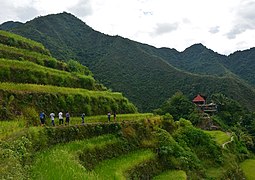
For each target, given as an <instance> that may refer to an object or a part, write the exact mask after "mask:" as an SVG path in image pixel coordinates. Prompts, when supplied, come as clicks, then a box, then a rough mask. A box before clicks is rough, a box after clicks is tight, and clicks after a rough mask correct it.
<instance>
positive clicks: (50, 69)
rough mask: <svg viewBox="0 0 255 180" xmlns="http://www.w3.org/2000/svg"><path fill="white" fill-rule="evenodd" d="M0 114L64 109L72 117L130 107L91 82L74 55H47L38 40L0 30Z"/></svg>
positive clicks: (130, 110)
mask: <svg viewBox="0 0 255 180" xmlns="http://www.w3.org/2000/svg"><path fill="white" fill-rule="evenodd" d="M0 39H1V40H0V75H1V76H0V105H1V109H0V118H1V120H4V119H8V120H10V119H15V118H16V117H17V116H22V117H25V118H29V119H30V122H27V123H28V124H27V125H29V124H30V123H32V124H33V122H34V121H33V120H35V119H37V116H38V114H39V112H41V111H44V112H45V113H46V114H50V113H51V112H55V113H57V112H59V111H64V112H67V111H69V112H70V113H71V114H72V116H79V115H80V114H81V113H82V112H84V113H86V114H87V115H99V114H106V113H107V112H113V111H116V112H118V113H133V112H136V111H137V110H136V107H135V106H134V105H133V104H132V103H130V102H129V101H128V99H127V98H125V97H123V95H122V94H121V93H113V92H110V91H107V89H106V88H105V87H104V86H103V85H101V84H99V83H97V82H96V81H95V79H94V78H93V74H92V73H91V71H90V70H89V69H88V68H87V67H85V66H83V65H81V64H80V63H79V62H77V61H75V60H69V61H68V62H67V63H64V62H61V61H58V60H56V59H55V58H53V57H51V56H50V54H49V53H48V50H46V49H45V48H44V47H43V46H42V45H41V44H40V43H37V42H34V41H32V40H28V39H26V38H23V37H21V36H18V35H14V34H12V33H8V32H4V31H1V32H0Z"/></svg>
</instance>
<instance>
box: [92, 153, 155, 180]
mask: <svg viewBox="0 0 255 180" xmlns="http://www.w3.org/2000/svg"><path fill="white" fill-rule="evenodd" d="M154 157H155V154H154V153H153V152H152V151H151V150H139V151H135V152H132V153H129V154H127V155H124V156H120V157H117V158H113V159H110V160H105V161H103V162H102V163H100V164H99V165H98V166H97V167H96V168H95V170H94V172H95V173H96V174H97V175H98V177H99V179H106V180H107V179H126V176H125V172H126V171H128V170H130V169H132V167H134V166H136V165H138V164H140V163H142V162H145V161H148V160H150V159H152V158H154Z"/></svg>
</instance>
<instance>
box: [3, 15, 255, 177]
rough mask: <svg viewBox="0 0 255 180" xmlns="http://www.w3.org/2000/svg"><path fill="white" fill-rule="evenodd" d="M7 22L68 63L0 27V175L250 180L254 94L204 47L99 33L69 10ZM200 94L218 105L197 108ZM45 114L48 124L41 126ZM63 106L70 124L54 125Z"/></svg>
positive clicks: (254, 150)
mask: <svg viewBox="0 0 255 180" xmlns="http://www.w3.org/2000/svg"><path fill="white" fill-rule="evenodd" d="M63 19H64V20H63ZM49 24H53V26H48V25H49ZM6 26H7V25H6ZM8 26H9V27H19V29H17V30H18V31H20V32H22V30H26V33H28V34H27V35H31V36H33V37H36V38H39V40H42V41H43V44H46V45H47V46H49V47H51V48H53V50H52V49H51V51H52V52H53V54H54V55H56V56H57V55H58V57H64V59H65V60H67V62H66V63H65V62H61V61H58V60H57V59H55V58H53V57H51V55H50V53H49V51H48V50H47V49H45V48H44V47H43V46H42V45H41V44H39V43H36V42H34V41H32V40H28V39H26V38H23V37H21V36H18V35H14V34H11V33H7V32H4V31H0V75H1V76H0V154H1V156H0V179H153V178H154V179H171V178H172V179H177V178H180V179H191V180H192V179H194V180H196V179H244V178H251V179H252V178H253V176H252V172H253V171H254V166H253V163H254V160H253V159H254V155H253V154H254V152H255V148H254V142H255V123H254V122H255V113H254V112H252V111H251V110H252V109H253V108H254V105H255V104H254V103H255V102H254V101H253V100H254V97H255V95H254V94H255V91H254V88H253V87H252V86H250V85H248V84H246V83H245V82H244V81H243V80H241V79H240V78H239V77H237V75H235V74H233V72H231V71H232V70H231V71H230V70H229V69H228V68H226V67H227V65H226V64H224V65H223V64H222V63H221V58H225V60H226V61H227V59H228V57H225V56H221V55H216V56H215V54H214V52H212V51H210V50H208V49H206V48H205V47H204V46H202V45H194V46H192V47H190V48H188V49H187V50H185V51H184V52H182V53H179V52H177V51H175V50H170V51H171V53H172V54H171V53H170V55H169V54H168V53H169V52H168V50H167V49H156V48H153V47H150V46H147V45H141V44H139V43H136V42H132V41H130V40H126V39H123V38H121V37H110V36H105V35H103V34H100V33H98V32H95V31H94V30H92V29H91V28H89V27H87V26H85V25H84V23H82V22H81V21H79V20H78V21H77V19H76V18H75V17H74V16H72V15H70V14H67V13H62V14H60V15H51V16H47V17H39V18H37V19H35V20H33V21H30V22H28V23H26V24H24V25H22V24H19V25H18V26H15V25H13V26H12V25H11V24H9V25H8ZM76 26H78V27H79V28H77V29H76V28H75V29H73V27H76ZM39 27H40V28H39ZM42 27H43V28H42ZM46 27H47V28H46ZM48 27H49V28H48ZM69 27H72V28H69ZM41 28H42V29H41ZM51 28H56V29H54V30H53V29H51ZM60 29H61V31H59V30H60ZM71 29H73V30H72V31H70V30H71ZM85 32H86V33H85ZM48 33H50V34H51V33H53V35H52V36H49V34H48ZM55 33H56V34H55ZM66 33H69V36H66ZM33 37H31V38H33ZM78 37H79V38H78ZM69 38H70V39H69ZM90 38H91V39H90ZM73 41H76V43H73ZM95 42H97V43H95ZM98 42H100V43H98ZM81 45H82V46H81ZM56 47H58V49H57V50H56V49H54V48H56ZM55 53H56V54H55ZM123 55H125V56H123ZM188 57H190V59H191V61H194V64H193V66H191V65H189V64H190V61H188V60H187V59H186V58H188ZM207 57H210V58H208V59H207ZM72 59H78V60H79V61H80V62H82V63H83V64H88V65H89V66H91V67H92V69H93V70H95V72H98V73H97V74H95V76H96V77H101V80H103V81H102V82H105V83H106V85H110V87H111V88H113V89H118V88H120V89H122V88H123V89H125V91H124V93H125V94H127V95H129V96H130V97H131V99H133V100H135V102H136V103H137V104H138V105H139V107H140V108H141V109H143V110H151V109H152V108H154V107H155V108H158V109H156V110H154V113H155V114H157V115H155V114H152V113H145V114H139V113H137V109H136V107H135V106H134V105H133V104H132V103H130V102H129V101H128V99H127V98H125V97H124V96H123V95H122V93H118V92H112V91H111V90H107V89H106V88H105V87H104V86H103V85H101V84H98V83H97V82H96V80H95V79H94V78H93V74H92V72H91V71H90V70H89V69H88V68H87V67H85V66H83V65H81V64H80V63H79V62H77V61H75V60H72ZM178 59H180V61H181V62H183V65H182V66H179V65H178ZM171 60H173V62H171ZM202 62H204V63H202ZM203 66H210V67H211V68H209V69H208V71H207V70H205V69H201V68H202V67H203ZM134 67H136V68H134ZM196 67H197V68H198V69H196ZM177 68H179V69H177ZM180 69H181V70H180ZM123 70H125V71H123ZM192 73H197V74H192ZM215 73H216V74H217V75H215ZM109 75H110V77H109ZM173 77H174V78H173ZM246 80H247V79H246ZM113 82H114V83H116V86H115V87H118V88H114V86H113V84H112V83H113ZM123 83H124V84H126V86H123V87H121V86H122V85H123ZM162 83H163V84H162ZM114 85H115V84H114ZM127 87H128V88H127ZM155 87H157V88H155ZM166 89H167V90H166ZM180 90H181V91H182V92H181V91H180ZM135 92H139V93H135ZM197 92H202V93H204V94H205V95H207V102H208V103H209V102H210V101H211V102H214V103H216V104H217V112H215V113H210V112H208V114H206V113H203V112H202V111H201V110H199V109H198V108H197V107H196V106H195V105H194V104H193V103H192V102H191V100H192V98H193V95H194V94H197ZM218 92H221V93H218ZM225 94H226V95H225ZM244 97H245V98H244ZM167 98H168V99H167ZM148 100H149V101H148ZM237 100H238V101H237ZM164 101H165V102H164ZM160 105H161V106H160ZM41 111H44V112H45V113H46V124H45V125H41V126H39V117H38V113H39V112H41ZM59 111H63V112H67V111H69V112H70V114H71V121H70V124H68V125H67V124H63V125H58V118H57V113H58V112H59ZM51 112H54V113H55V114H56V118H55V123H56V126H52V125H51V120H50V118H49V116H48V115H49V113H51ZM107 112H111V113H113V112H117V118H116V120H115V121H114V119H113V116H111V121H110V122H108V120H107ZM82 113H85V114H86V116H85V123H82V122H81V114H82ZM128 113H134V114H128ZM91 115H95V116H91ZM205 129H206V130H205ZM212 129H218V130H217V131H211V130H212Z"/></svg>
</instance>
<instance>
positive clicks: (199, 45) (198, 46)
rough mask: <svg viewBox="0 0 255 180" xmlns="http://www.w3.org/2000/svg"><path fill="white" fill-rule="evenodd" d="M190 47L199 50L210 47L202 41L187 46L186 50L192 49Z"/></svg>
mask: <svg viewBox="0 0 255 180" xmlns="http://www.w3.org/2000/svg"><path fill="white" fill-rule="evenodd" d="M190 49H197V50H205V49H207V50H208V48H207V47H206V46H204V45H203V44H202V43H196V44H193V45H191V46H190V47H188V48H186V49H185V50H184V51H187V50H190Z"/></svg>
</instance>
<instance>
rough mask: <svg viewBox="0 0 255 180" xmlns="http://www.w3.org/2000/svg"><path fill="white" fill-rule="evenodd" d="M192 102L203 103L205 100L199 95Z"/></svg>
mask: <svg viewBox="0 0 255 180" xmlns="http://www.w3.org/2000/svg"><path fill="white" fill-rule="evenodd" d="M193 102H205V99H204V98H203V97H202V96H200V95H199V94H198V95H197V97H195V98H194V99H193Z"/></svg>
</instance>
